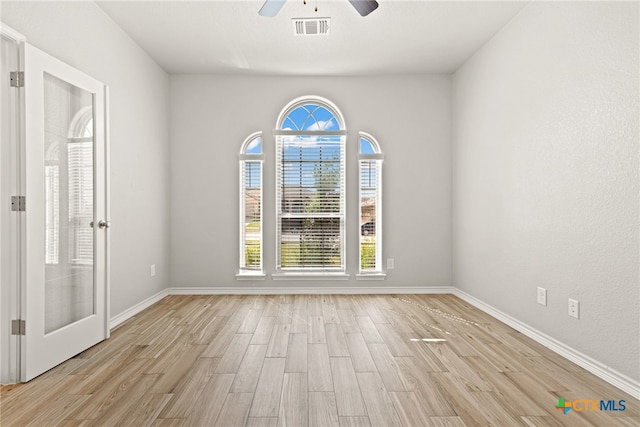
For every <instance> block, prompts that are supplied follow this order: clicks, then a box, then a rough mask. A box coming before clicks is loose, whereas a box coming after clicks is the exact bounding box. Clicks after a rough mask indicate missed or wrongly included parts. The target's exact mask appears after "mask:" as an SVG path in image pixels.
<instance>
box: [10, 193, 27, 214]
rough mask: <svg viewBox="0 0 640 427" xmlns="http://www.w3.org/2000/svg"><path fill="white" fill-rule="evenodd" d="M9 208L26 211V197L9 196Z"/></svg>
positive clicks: (15, 210)
mask: <svg viewBox="0 0 640 427" xmlns="http://www.w3.org/2000/svg"><path fill="white" fill-rule="evenodd" d="M11 210H12V211H14V212H24V211H26V210H27V199H26V198H25V196H11Z"/></svg>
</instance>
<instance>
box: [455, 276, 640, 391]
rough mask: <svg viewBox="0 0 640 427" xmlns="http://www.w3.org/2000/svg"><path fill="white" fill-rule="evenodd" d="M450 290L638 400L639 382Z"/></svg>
mask: <svg viewBox="0 0 640 427" xmlns="http://www.w3.org/2000/svg"><path fill="white" fill-rule="evenodd" d="M452 290H453V295H455V296H457V297H458V298H460V299H462V300H464V301H466V302H468V303H469V304H471V305H473V306H474V307H476V308H477V309H479V310H482V311H484V312H485V313H487V314H488V315H490V316H492V317H494V318H496V319H498V320H499V321H501V322H502V323H505V324H506V325H508V326H511V327H512V328H513V329H515V330H516V331H518V332H521V333H522V334H523V335H526V336H527V337H529V338H531V339H532V340H534V341H536V342H537V343H539V344H542V345H543V346H545V347H547V348H548V349H550V350H551V351H553V352H555V353H557V354H559V355H560V356H562V357H564V358H565V359H568V360H570V361H572V362H573V363H575V364H576V365H578V366H580V367H582V368H584V369H586V370H587V371H589V372H591V373H592V374H593V375H595V376H597V377H599V378H601V379H602V380H604V381H606V382H608V383H609V384H611V385H612V386H614V387H617V388H619V389H620V390H622V391H624V392H625V393H629V394H630V395H631V396H633V397H635V398H636V399H640V382H639V381H636V380H634V379H632V378H629V377H627V376H626V375H624V374H621V373H620V372H618V371H615V370H613V369H611V368H610V367H609V366H606V365H604V364H603V363H600V362H598V361H597V360H595V359H592V358H591V357H589V356H587V355H585V354H583V353H581V352H579V351H577V350H575V349H574V348H571V347H569V346H568V345H566V344H564V343H562V342H560V341H558V340H556V339H555V338H552V337H550V336H549V335H547V334H544V333H542V332H540V331H538V330H536V329H534V328H532V327H531V326H529V325H527V324H525V323H523V322H521V321H520V320H518V319H516V318H514V317H511V316H509V315H508V314H506V313H503V312H502V311H500V310H498V309H496V308H494V307H492V306H490V305H489V304H487V303H485V302H482V301H480V300H479V299H477V298H475V297H473V296H471V295H469V294H468V293H466V292H464V291H461V290H460V289H457V288H452Z"/></svg>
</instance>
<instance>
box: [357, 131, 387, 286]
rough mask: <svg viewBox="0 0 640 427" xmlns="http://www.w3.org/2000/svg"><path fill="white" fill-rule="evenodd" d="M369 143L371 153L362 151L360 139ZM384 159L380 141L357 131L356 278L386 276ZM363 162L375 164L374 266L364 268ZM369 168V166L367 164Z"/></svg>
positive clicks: (381, 277) (382, 277) (380, 278)
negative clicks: (383, 261) (362, 220)
mask: <svg viewBox="0 0 640 427" xmlns="http://www.w3.org/2000/svg"><path fill="white" fill-rule="evenodd" d="M363 139H364V140H365V141H367V142H368V143H369V145H370V146H371V148H372V149H373V153H372V154H366V153H362V149H361V147H362V140H363ZM383 160H384V154H383V153H382V150H381V149H380V143H379V142H378V141H377V139H376V138H374V137H373V136H372V135H371V134H369V133H367V132H359V133H358V274H357V276H356V278H357V279H361V280H365V279H366V280H371V279H374V280H375V279H378V280H383V279H384V278H385V277H386V273H385V272H384V269H383V266H382V247H383V239H382V231H383V227H382V224H383V222H382V184H383V180H382V163H383ZM365 163H369V164H374V165H375V173H376V182H375V184H376V185H375V231H374V237H375V262H374V264H375V265H374V268H371V269H365V268H363V266H362V256H363V253H362V252H363V236H362V226H363V224H361V219H362V208H363V203H362V202H363V182H362V173H363V167H364V164H365ZM368 167H369V168H370V167H371V166H368Z"/></svg>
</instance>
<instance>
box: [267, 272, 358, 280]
mask: <svg viewBox="0 0 640 427" xmlns="http://www.w3.org/2000/svg"><path fill="white" fill-rule="evenodd" d="M349 277H351V275H350V274H347V273H321V272H315V273H299V272H295V273H274V274H272V275H271V278H272V279H273V280H349Z"/></svg>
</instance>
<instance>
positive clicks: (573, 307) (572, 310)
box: [569, 298, 580, 319]
mask: <svg viewBox="0 0 640 427" xmlns="http://www.w3.org/2000/svg"><path fill="white" fill-rule="evenodd" d="M569 316H571V317H575V318H576V319H579V318H580V302H579V301H576V300H574V299H571V298H569Z"/></svg>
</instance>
